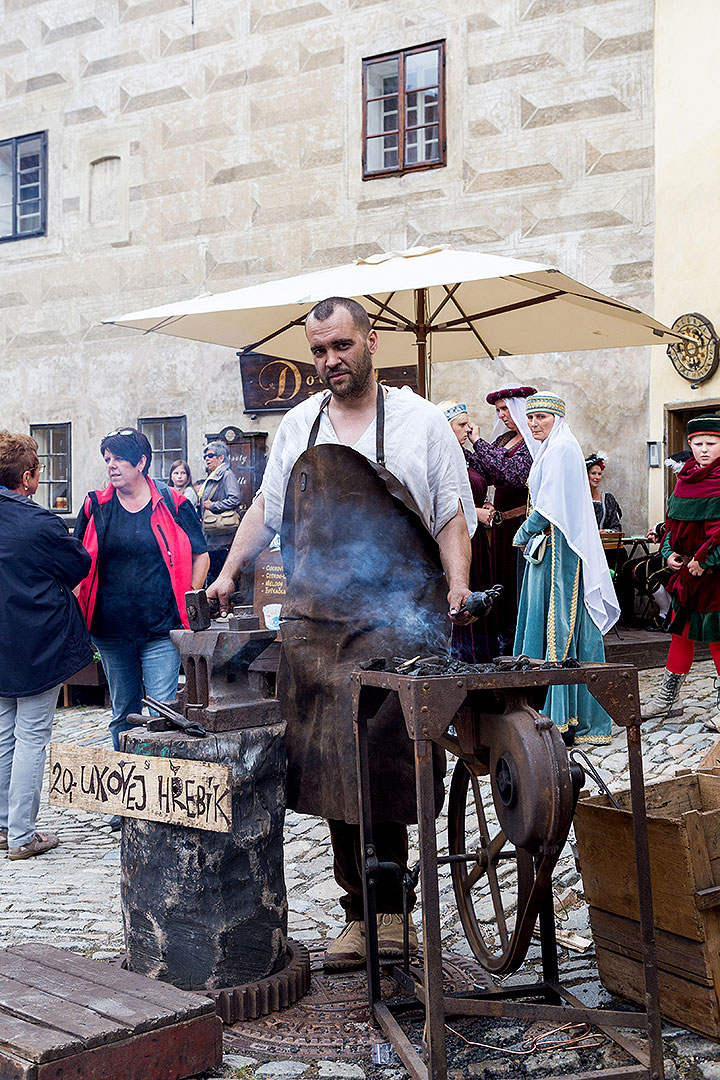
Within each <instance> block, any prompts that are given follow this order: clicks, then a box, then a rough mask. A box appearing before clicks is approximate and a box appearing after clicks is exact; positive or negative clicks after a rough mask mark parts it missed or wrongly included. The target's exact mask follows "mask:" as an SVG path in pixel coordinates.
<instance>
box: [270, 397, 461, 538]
mask: <svg viewBox="0 0 720 1080" xmlns="http://www.w3.org/2000/svg"><path fill="white" fill-rule="evenodd" d="M326 396H327V395H326V394H325V393H319V394H314V395H313V396H312V397H310V398H308V399H307V401H302V402H301V403H300V404H299V405H296V406H295V408H294V409H291V410H290V412H288V413H286V414H285V416H284V417H283V419H282V422H281V424H280V427H279V428H278V432H277V435H276V436H275V439H274V441H273V444H272V447H271V449H270V456H269V458H268V463H267V467H266V469H265V475H264V477H263V481H262V486H261V489H260V490H261V491H262V493H263V496H264V498H265V524H266V525H267V526H268V527H269V528H270V529H274V530H275V532H279V531H280V527H281V525H282V514H283V505H284V503H285V492H286V490H287V485H288V481H289V479H290V473H291V472H292V469H293V466H294V464H295V462H296V461H297V459H298V458H299V457H300V455H301V454H302V453H303V452H304V451H305V450H306V449H307V444H308V438H309V436H310V429H311V428H312V426H313V423H314V421H315V418H316V417H317V414H318V410H319V409H320V406H321V405H322V403H323V401H324V399H325V397H326ZM375 428H376V420H375V419H373V420H372V422H371V423H370V424H369V425H368V427H367V428H366V429H365V431H364V432H363V434H362V435H361V436H360V438H359V439H358V441H357V442H356V443H355V445H354V446H353V450H356V451H357V453H358V454H362V455H363V457H366V458H367V459H368V460H369V461H375V460H376V445H375ZM321 443H334V444H335V445H337V446H339V445H340V440H339V439H338V437H337V435H336V433H335V428H334V427H333V426H332V423H331V421H330V418H329V416H328V412H327V409H324V410H323V413H322V417H321V419H320V429H319V431H318V435H317V440H316V445H319V444H321ZM385 468H386V469H387V470H388V471H389V472H391V473H392V474H393V476H395V477H397V479H398V480H399V481H400V482H401V483H402V484H404V486H405V487H406V488H407V489H408V491H409V492H410V494H411V495H412V497H413V499H414V500H415V502H416V503H417V507H418V510H419V511H420V514H421V516H422V519H423V521H424V522H425V525H426V527H427V529H428V530H429V532H430V533H431V534H432V535H433V536H437V534H438V533H439V532H440V530H441V529H442V528H443V526H445V525H447V523H448V522H449V521H451V520H452V519H453V518H454V517H455V515H456V513H457V509H458V502H460V503H461V504H462V509H463V513H464V514H465V520H466V522H467V526H468V532H469V534H470V536H472V534H473V533H474V532H475V529H476V528H477V513H476V511H475V505H474V503H473V497H472V489H471V487H470V481H469V480H468V475H467V466H466V464H465V458H464V455H463V452H462V450H461V449H460V444H459V442H458V441H457V439H456V438H455V435H454V434H453V431H452V429H451V427H450V425H449V423H448V422H447V420H446V419H445V416H444V415H443V413H442V412H440V410H439V409H438V408H437V407H436V406H435V405H433V404H432V403H431V402H429V401H426V400H425V399H424V398H421V397H419V396H418V394H414V393H413V391H412V390H411V389H410V388H409V387H407V386H403V387H402V388H401V389H398V388H397V387H389V388H388V390H387V394H386V396H385Z"/></svg>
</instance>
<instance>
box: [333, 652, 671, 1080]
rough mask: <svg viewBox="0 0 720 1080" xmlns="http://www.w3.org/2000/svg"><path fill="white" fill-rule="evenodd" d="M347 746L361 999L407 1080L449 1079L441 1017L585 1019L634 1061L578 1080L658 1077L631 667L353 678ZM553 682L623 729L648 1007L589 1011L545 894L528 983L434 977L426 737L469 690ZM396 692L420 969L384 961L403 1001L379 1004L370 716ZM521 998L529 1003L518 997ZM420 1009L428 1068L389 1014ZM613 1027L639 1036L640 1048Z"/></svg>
mask: <svg viewBox="0 0 720 1080" xmlns="http://www.w3.org/2000/svg"><path fill="white" fill-rule="evenodd" d="M352 680H353V704H354V720H353V722H354V727H355V745H356V754H357V772H358V806H359V817H360V833H361V845H362V858H363V867H364V881H363V896H364V914H365V928H366V944H367V973H368V993H369V1001H370V1008H371V1012H372V1015H373V1017H374V1019H375V1020H376V1022H377V1023H378V1024H379V1026H380V1027H381V1029H382V1030H383V1032H384V1033H385V1035H386V1036H387V1038H388V1039H389V1040H390V1042H391V1043H392V1045H393V1046H394V1048H395V1050H396V1052H397V1054H398V1056H399V1057H400V1059H401V1060H402V1062H403V1064H404V1065H405V1067H406V1069H407V1070H408V1072H409V1073H410V1075H411V1076H412V1077H414V1078H415V1080H447V1057H446V1045H445V1018H446V1017H447V1016H453V1015H455V1016H460V1015H462V1016H494V1017H499V1018H514V1019H523V1020H528V1021H536V1020H550V1021H552V1022H554V1023H557V1024H558V1025H561V1024H563V1023H567V1022H571V1021H572V1022H582V1023H587V1024H591V1025H594V1026H595V1027H598V1028H600V1029H601V1030H602V1031H603V1032H604V1033H605V1034H606V1035H608V1036H609V1037H610V1038H611V1039H612V1040H613V1041H614V1042H616V1043H617V1044H618V1045H620V1046H621V1047H623V1049H625V1050H626V1051H627V1052H628V1053H629V1054H630V1055H631V1056H632V1057H633V1058H634V1059H635V1062H636V1063H637V1064H630V1065H625V1066H619V1067H617V1068H613V1069H603V1070H594V1071H588V1072H586V1073H584V1074H582V1076H583V1078H587V1080H593V1078H594V1080H600V1078H602V1080H636V1078H637V1080H664V1065H663V1050H662V1033H661V1019H660V999H659V991H658V973H657V965H656V958H655V935H654V924H653V910H652V892H651V883H650V853H649V847H648V830H647V817H646V810H645V788H644V780H643V767H642V755H641V748H640V722H641V721H640V699H639V693H638V683H637V670H636V669H635V668H633V667H630V666H626V665H620V664H583V665H581V666H580V667H579V668H574V669H555V670H547V669H546V670H542V669H541V668H539V667H538V668H537V669H534V670H531V671H524V672H512V671H504V672H498V673H489V674H477V675H475V674H472V675H453V676H431V677H426V678H423V677H413V676H404V675H395V674H392V673H386V672H378V671H356V672H354V673H353V675H352ZM558 683H561V684H578V683H584V684H585V685H587V687H588V689H589V690H590V692H591V693H592V694H593V696H594V697H596V698H597V700H598V701H600V703H601V704H602V705H603V707H604V708H605V709H606V710H607V712H608V713H609V714H610V716H611V717H612V718H613V721H614V722H615V723H617V724H619V725H620V726H622V727H625V728H626V729H627V748H628V761H629V768H630V791H631V803H632V811H633V824H634V835H635V859H636V872H637V889H638V897H639V914H640V936H641V949H642V958H643V969H644V975H645V1003H646V1009H645V1012H642V1011H620V1010H615V1009H590V1008H586V1007H585V1006H584V1005H583V1004H582V1002H581V1001H579V1000H578V999H577V998H575V997H574V996H573V995H572V994H571V993H569V992H568V991H567V990H565V989H564V988H563V987H562V986H561V985H560V982H559V975H558V959H557V944H556V938H555V915H554V910H553V901H552V888H549V889H548V892H547V896H546V898H545V900H544V902H543V903H542V906H541V909H540V914H539V922H540V931H541V949H542V966H543V978H542V980H541V981H539V982H535V983H529V984H526V985H520V986H516V985H513V986H511V987H503V988H500V989H491V990H481V991H478V992H476V993H473V994H458V995H455V994H445V993H444V989H443V974H442V946H441V933H440V895H439V887H438V873H437V868H438V854H437V837H436V830H435V812H434V809H435V808H434V791H433V762H432V744H433V741H442V740H443V737H444V735H445V733H446V732H447V729H448V728H449V727H450V725H451V724H452V722H453V719H454V717H455V714H456V713H457V711H458V709H459V708H460V706H461V705H462V704H463V703H464V702H465V700H466V698H467V696H468V694H469V693H471V692H473V691H477V690H492V691H494V692H495V693H500V694H502V693H503V691H508V692H511V693H515V694H517V692H518V691H522V690H528V689H533V688H538V687H546V686H550V685H556V684H558ZM388 693H396V694H397V695H398V697H399V700H400V704H401V707H402V710H403V715H404V718H405V723H406V726H407V731H408V735H409V737H410V738H411V739H412V740H413V744H414V755H415V777H416V785H417V818H418V829H419V844H420V889H421V900H422V928H423V966H422V971H421V970H420V969H419V968H418V967H413V968H411V967H410V966H409V964H407V963H405V965H403V967H398V966H393V967H392V972H391V974H392V976H393V978H394V979H395V980H396V981H397V982H398V984H399V986H400V987H401V989H402V993H403V996H402V997H398V998H395V999H393V1000H392V1001H386V1002H383V1001H382V1000H381V993H380V963H379V957H378V942H377V925H376V903H375V887H376V883H377V877H378V874H379V873H381V872H383V869H384V868H382V867H381V866H380V864H379V863H378V862H377V858H376V853H375V847H374V844H373V834H372V808H371V806H370V768H369V760H368V742H367V720H368V717H370V716H372V715H373V714H374V713H375V711H376V709H377V707H378V704H379V702H380V701H381V700H382V699H383V698H384V697H385V696H386V695H387V694H388ZM527 998H533V999H540V1002H539V1003H538V1002H537V1001H528V1000H523V999H527ZM418 1006H422V1007H423V1008H424V1013H425V1045H426V1061H424V1060H423V1059H422V1058H421V1057H420V1056H419V1055H418V1054H417V1052H416V1051H415V1049H414V1048H413V1046H412V1045H411V1043H410V1040H409V1039H408V1037H407V1036H406V1034H405V1033H404V1031H403V1029H402V1027H401V1026H400V1024H399V1022H398V1020H397V1015H400V1014H402V1013H403V1012H407V1011H409V1010H411V1009H415V1010H417V1008H418ZM618 1028H636V1029H637V1028H640V1029H644V1030H646V1031H647V1036H648V1039H647V1043H648V1045H647V1049H646V1048H645V1047H644V1046H643V1045H641V1044H640V1043H638V1042H637V1041H636V1040H634V1039H632V1038H631V1037H629V1036H627V1035H624V1034H623V1033H622V1032H621V1031H618V1030H617V1029H618Z"/></svg>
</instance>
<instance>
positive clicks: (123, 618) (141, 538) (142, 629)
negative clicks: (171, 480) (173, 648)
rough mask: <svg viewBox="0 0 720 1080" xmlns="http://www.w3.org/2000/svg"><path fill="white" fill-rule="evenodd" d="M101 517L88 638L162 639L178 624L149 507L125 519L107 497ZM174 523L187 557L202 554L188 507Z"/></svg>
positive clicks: (203, 545) (183, 506)
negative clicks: (186, 544)
mask: <svg viewBox="0 0 720 1080" xmlns="http://www.w3.org/2000/svg"><path fill="white" fill-rule="evenodd" d="M102 513H103V516H104V520H105V531H104V536H103V545H102V553H101V556H100V558H99V560H98V589H97V600H96V602H95V610H94V613H93V620H92V626H91V628H90V629H91V633H92V634H93V636H95V637H98V638H123V639H125V640H132V641H149V640H151V639H152V638H158V637H164V635H165V634H167V633H168V631H170V630H175V629H177V628H179V627H180V626H181V625H182V623H181V621H180V615H179V612H178V608H177V602H176V600H175V595H174V593H173V590H172V584H171V582H170V572H169V570H168V568H167V566H166V565H165V561H164V559H163V557H162V554H161V552H160V548H159V546H158V542H157V540H156V539H155V534H154V533H153V531H152V527H151V525H150V516H151V513H152V504H151V503H148V504H147V506H144V507H143V509H142V510H138V511H137V513H131V512H130V511H129V510H126V509H125V508H124V507H123V506H121V504H120V501H119V499H118V498H117V496H115V495H113V498H112V499H111V500H110V502H109V503H105V504H104V505H103V507H102ZM177 519H178V524H179V525H180V527H181V528H182V529H183V531H184V532H186V533H187V535H188V538H189V540H190V546H191V548H192V553H193V555H201V554H202V553H203V552H205V551H207V544H206V543H205V539H204V537H203V534H202V528H201V526H200V522H199V520H198V518H197V515H196V514H195V511H194V509H193V507H192V506H191V504H190V503H189V502H187V501H186V502H184V503H182V504H181V506H180V509H179V511H178V516H177Z"/></svg>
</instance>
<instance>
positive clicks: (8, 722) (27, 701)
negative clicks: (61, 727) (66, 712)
mask: <svg viewBox="0 0 720 1080" xmlns="http://www.w3.org/2000/svg"><path fill="white" fill-rule="evenodd" d="M59 693H60V687H59V686H53V688H52V689H51V690H45V692H44V693H42V694H34V695H33V696H32V697H21V698H4V697H0V832H7V834H8V844H9V845H10V847H20V846H21V845H22V844H27V843H29V842H30V841H31V840H32V838H33V836H34V835H35V819H36V818H37V812H38V808H39V806H40V790H41V788H42V781H43V770H44V769H45V750H46V749H47V744H48V743H49V742H50V735H51V734H52V722H53V716H54V715H55V706H56V705H57V699H58V694H59Z"/></svg>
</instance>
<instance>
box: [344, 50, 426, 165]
mask: <svg viewBox="0 0 720 1080" xmlns="http://www.w3.org/2000/svg"><path fill="white" fill-rule="evenodd" d="M433 50H434V51H436V52H437V53H438V54H439V55H438V83H437V88H438V120H437V128H438V148H439V157H438V160H437V161H418V162H411V163H409V164H408V163H406V161H405V133H406V131H407V130H410V128H407V127H406V124H405V112H406V104H405V100H406V94H407V91H406V89H405V62H406V60H407V58H408V56H414V55H416V54H417V53H423V52H432V51H433ZM384 60H397V61H398V92H397V98H398V127H397V129H395V130H393V131H388V132H383V133H381V134H380V135H378V136H370V135H368V104H369V101H379V100H381V97H388V96H393V97H394V96H395V95H394V94H393V95H380V96H379V97H373V98H371V99H368V92H367V91H368V87H367V72H368V68H369V67H370V66H371V65H373V64H378V63H382V62H383V61H384ZM433 85H434V84H433ZM428 89H430V87H423V86H419V87H416V88H415V89H414V90H412V91H410V92H411V93H421V92H422V91H423V90H428ZM362 103H363V114H362V178H363V180H376V179H378V178H379V177H382V176H404V175H406V174H407V173H414V172H425V171H426V170H427V169H440V168H444V167H445V166H446V165H447V139H446V127H445V41H444V40H443V41H431V42H429V43H428V44H426V45H416V46H414V47H413V48H412V49H401V50H399V51H397V52H390V53H380V54H379V55H378V56H368V57H366V58H365V59H364V60H363V69H362ZM428 126H430V125H428V124H415V125H412V128H417V129H418V130H419V129H420V128H426V127H428ZM432 126H434V125H432ZM383 134H386V135H394V134H397V136H398V164H397V166H395V167H393V168H389V169H374V170H373V171H372V172H369V171H368V167H367V162H368V142H369V141H370V139H371V138H372V139H375V138H381V137H382V135H383Z"/></svg>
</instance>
